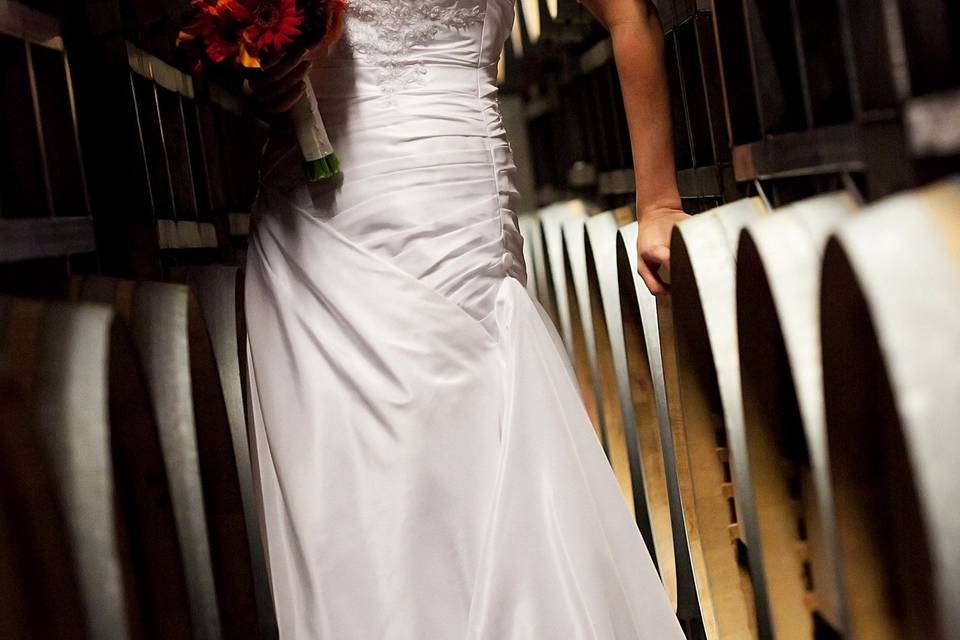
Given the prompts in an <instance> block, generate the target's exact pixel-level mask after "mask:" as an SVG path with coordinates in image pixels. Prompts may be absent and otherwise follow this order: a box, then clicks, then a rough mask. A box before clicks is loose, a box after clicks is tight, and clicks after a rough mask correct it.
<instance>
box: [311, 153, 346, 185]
mask: <svg viewBox="0 0 960 640" xmlns="http://www.w3.org/2000/svg"><path fill="white" fill-rule="evenodd" d="M306 166H307V180H309V181H310V182H319V181H320V180H325V179H326V178H332V177H333V176H335V175H337V174H338V173H340V160H339V158H337V154H335V153H331V154H329V155H326V156H324V157H322V158H320V159H319V160H311V161H310V162H307V163H306Z"/></svg>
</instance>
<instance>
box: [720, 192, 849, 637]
mask: <svg viewBox="0 0 960 640" xmlns="http://www.w3.org/2000/svg"><path fill="white" fill-rule="evenodd" d="M856 208H857V206H856V203H855V202H854V200H853V199H852V198H851V197H850V196H849V195H847V194H843V193H836V194H828V195H824V196H819V197H816V198H811V199H809V200H805V201H802V202H798V203H796V204H793V205H791V206H787V207H783V208H782V209H778V210H777V211H775V212H773V213H772V214H770V215H768V216H762V217H760V218H758V219H756V220H754V221H752V222H750V223H749V224H748V225H747V227H746V228H745V229H744V231H743V232H742V234H741V236H740V243H739V249H738V255H737V326H738V346H739V352H740V373H741V382H742V386H743V406H744V429H745V433H746V442H747V450H748V454H749V467H750V472H751V480H752V484H753V492H754V498H755V500H756V503H755V505H754V508H755V510H756V514H757V524H758V526H759V541H760V556H761V559H762V563H760V564H756V565H752V566H751V571H753V572H754V574H758V573H760V572H762V574H763V577H764V580H763V583H764V584H765V586H766V598H765V599H766V601H767V602H768V603H769V605H770V615H771V619H770V622H771V624H772V628H773V631H774V634H775V637H776V638H778V640H810V639H812V638H814V637H817V638H822V637H825V636H826V637H836V636H837V633H838V632H839V631H840V630H841V629H842V626H843V622H842V620H843V614H842V605H841V603H840V600H839V588H838V576H839V574H838V571H839V568H838V564H837V560H836V557H835V539H836V537H835V533H834V528H833V508H832V490H831V488H830V481H829V465H828V461H827V452H826V433H825V427H824V420H823V412H824V407H823V380H822V369H821V365H820V331H819V324H820V323H819V292H820V266H821V262H822V257H823V249H824V247H825V245H826V242H827V238H828V237H829V235H830V233H831V231H832V230H833V229H834V228H835V227H836V226H837V225H838V224H839V223H841V222H843V221H844V220H846V219H848V218H849V216H850V215H852V213H853V212H854V211H855V210H856ZM751 560H753V558H751ZM812 614H813V615H812ZM830 633H832V634H833V635H829V634H830Z"/></svg>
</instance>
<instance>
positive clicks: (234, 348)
mask: <svg viewBox="0 0 960 640" xmlns="http://www.w3.org/2000/svg"><path fill="white" fill-rule="evenodd" d="M186 279H187V283H188V284H189V285H190V287H191V288H192V289H193V290H194V292H195V293H196V296H197V300H198V302H199V304H200V309H201V311H202V313H203V319H204V322H205V324H206V327H207V330H208V331H209V333H210V341H211V345H212V347H213V353H214V357H215V358H216V364H217V371H218V373H219V377H220V389H221V390H222V392H223V399H224V404H225V407H226V411H227V420H228V421H229V425H230V437H231V444H232V448H233V461H234V463H235V464H236V479H237V482H238V485H239V490H240V498H241V500H242V503H243V516H244V525H245V527H246V531H247V539H248V542H249V554H250V572H251V577H252V580H253V587H254V592H255V596H256V602H257V619H258V621H259V624H260V636H259V637H260V638H264V639H269V638H276V637H277V636H278V633H279V631H278V629H277V621H276V613H275V612H274V608H273V597H272V595H271V590H270V577H269V574H268V570H267V563H266V557H265V554H264V546H263V541H262V537H261V535H260V524H259V515H258V511H257V498H256V494H255V492H256V486H255V482H254V478H253V471H252V468H251V458H250V446H249V440H248V434H247V421H246V411H245V407H244V388H245V387H244V382H243V381H244V380H245V378H246V376H245V375H244V374H245V366H246V332H245V328H244V322H243V273H242V272H241V271H240V270H239V269H237V268H236V267H229V266H217V265H214V266H203V267H191V268H190V269H189V271H188V272H187V278H186ZM231 475H232V474H231Z"/></svg>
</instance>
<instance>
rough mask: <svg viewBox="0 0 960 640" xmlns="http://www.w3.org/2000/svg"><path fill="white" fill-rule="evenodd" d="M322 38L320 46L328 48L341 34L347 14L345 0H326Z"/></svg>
mask: <svg viewBox="0 0 960 640" xmlns="http://www.w3.org/2000/svg"><path fill="white" fill-rule="evenodd" d="M324 9H325V18H326V20H325V22H326V24H325V25H324V34H323V39H322V40H320V48H321V49H324V50H325V49H328V48H330V46H331V45H333V44H334V43H335V42H336V41H337V40H339V39H340V37H341V36H342V35H343V29H344V25H345V23H346V15H347V0H327V1H326V6H325V7H324Z"/></svg>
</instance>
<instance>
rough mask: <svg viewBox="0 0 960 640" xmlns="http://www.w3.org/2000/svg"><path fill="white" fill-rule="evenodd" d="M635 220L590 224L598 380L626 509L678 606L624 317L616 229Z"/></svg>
mask: <svg viewBox="0 0 960 640" xmlns="http://www.w3.org/2000/svg"><path fill="white" fill-rule="evenodd" d="M633 218H634V214H633V211H632V210H631V209H629V208H623V209H618V210H616V211H608V212H605V213H601V214H598V215H595V216H591V217H590V218H589V219H588V220H587V223H586V254H587V284H588V289H589V303H590V312H591V318H592V321H593V333H594V338H595V341H596V359H597V360H596V364H597V380H598V382H599V385H600V394H601V411H602V412H603V415H604V425H605V428H606V435H607V453H608V455H609V458H610V464H611V466H612V467H613V470H614V473H615V475H616V477H617V481H618V482H619V483H620V489H621V491H622V492H623V495H624V498H626V500H627V504H628V505H629V506H630V507H631V508H632V509H633V511H634V515H635V518H636V521H637V526H638V527H639V528H640V532H641V533H642V534H643V537H644V540H645V541H646V543H647V548H648V549H649V551H650V556H651V557H652V558H653V559H654V562H655V563H656V565H657V569H658V570H659V572H660V576H661V578H662V579H663V583H664V587H665V588H666V591H667V595H668V597H669V598H670V600H671V602H672V603H674V605H675V604H676V571H675V568H674V562H673V540H672V536H671V534H670V509H669V505H668V503H667V494H666V480H665V478H664V473H663V454H662V451H661V448H660V438H659V434H658V432H657V425H656V411H655V410H654V408H653V402H652V394H650V392H649V389H650V387H649V375H646V376H644V378H643V380H644V382H646V383H647V384H645V385H643V386H641V387H639V388H638V394H637V400H638V403H637V405H636V407H637V408H638V409H639V410H640V415H641V416H642V417H643V418H644V423H643V425H642V427H641V426H640V424H639V423H638V414H637V410H636V409H635V405H634V402H633V397H632V393H631V386H630V385H631V381H630V373H629V370H628V363H627V344H628V343H627V342H626V341H625V337H624V332H623V319H622V314H621V312H620V287H619V281H618V277H617V251H616V249H617V229H618V228H619V226H620V225H621V224H624V223H627V222H629V221H630V220H632V219H633ZM636 337H638V336H631V341H630V343H629V344H630V346H634V347H635V346H636V342H637V340H636V339H635V338H636ZM644 394H645V395H644ZM650 418H652V419H650ZM651 436H653V437H652V438H651ZM641 439H642V440H641Z"/></svg>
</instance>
